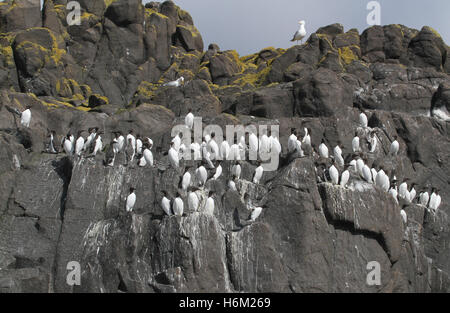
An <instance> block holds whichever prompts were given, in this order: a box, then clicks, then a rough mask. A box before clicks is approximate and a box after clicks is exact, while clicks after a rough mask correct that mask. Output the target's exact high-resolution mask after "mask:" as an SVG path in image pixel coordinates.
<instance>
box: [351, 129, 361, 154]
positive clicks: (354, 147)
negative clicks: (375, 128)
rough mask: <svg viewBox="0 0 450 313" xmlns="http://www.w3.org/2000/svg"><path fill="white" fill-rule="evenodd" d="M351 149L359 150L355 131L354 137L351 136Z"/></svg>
mask: <svg viewBox="0 0 450 313" xmlns="http://www.w3.org/2000/svg"><path fill="white" fill-rule="evenodd" d="M352 149H353V152H359V151H360V148H359V137H358V134H357V133H355V137H353V140H352Z"/></svg>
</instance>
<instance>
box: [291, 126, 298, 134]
mask: <svg viewBox="0 0 450 313" xmlns="http://www.w3.org/2000/svg"><path fill="white" fill-rule="evenodd" d="M296 131H297V130H296V129H295V128H294V127H292V128H291V134H294V135H295V133H296Z"/></svg>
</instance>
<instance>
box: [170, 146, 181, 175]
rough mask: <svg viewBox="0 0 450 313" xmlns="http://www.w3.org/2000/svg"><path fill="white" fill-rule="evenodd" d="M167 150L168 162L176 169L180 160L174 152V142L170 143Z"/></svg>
mask: <svg viewBox="0 0 450 313" xmlns="http://www.w3.org/2000/svg"><path fill="white" fill-rule="evenodd" d="M170 146H171V147H170V149H169V161H170V164H171V165H172V167H173V168H174V169H177V168H178V167H179V165H180V160H179V158H178V152H177V151H176V150H175V142H173V141H172V143H171V145H170Z"/></svg>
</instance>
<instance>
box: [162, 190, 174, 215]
mask: <svg viewBox="0 0 450 313" xmlns="http://www.w3.org/2000/svg"><path fill="white" fill-rule="evenodd" d="M162 193H163V198H162V200H161V207H162V209H163V210H164V212H165V213H166V214H167V215H169V216H171V215H172V212H171V211H170V200H169V199H168V198H167V193H166V192H165V191H162Z"/></svg>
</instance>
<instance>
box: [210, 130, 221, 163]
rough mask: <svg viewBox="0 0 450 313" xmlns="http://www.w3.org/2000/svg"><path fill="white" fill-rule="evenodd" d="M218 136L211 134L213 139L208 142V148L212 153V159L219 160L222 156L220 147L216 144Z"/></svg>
mask: <svg viewBox="0 0 450 313" xmlns="http://www.w3.org/2000/svg"><path fill="white" fill-rule="evenodd" d="M215 138H216V134H215V133H211V139H210V140H209V141H208V144H207V148H208V150H209V151H211V152H212V154H213V155H210V159H217V158H218V157H219V155H220V152H219V146H218V145H217V142H216V139H215Z"/></svg>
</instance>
